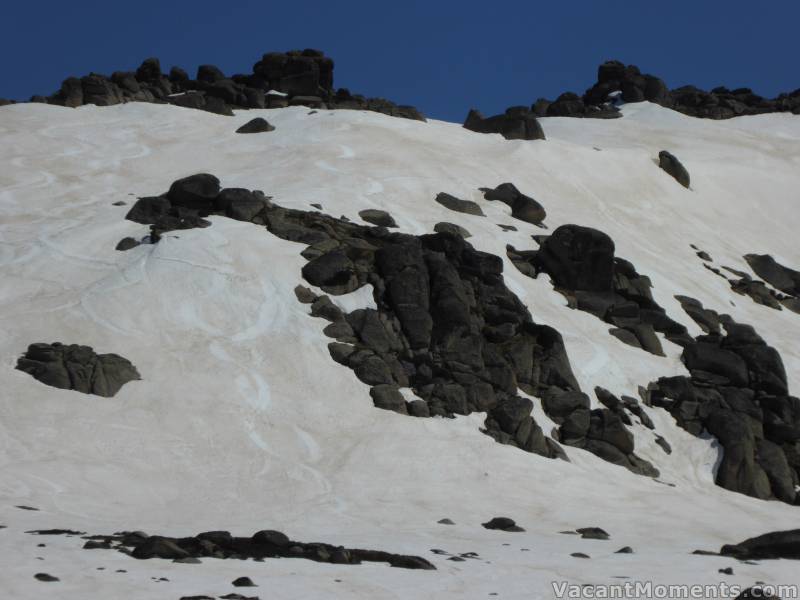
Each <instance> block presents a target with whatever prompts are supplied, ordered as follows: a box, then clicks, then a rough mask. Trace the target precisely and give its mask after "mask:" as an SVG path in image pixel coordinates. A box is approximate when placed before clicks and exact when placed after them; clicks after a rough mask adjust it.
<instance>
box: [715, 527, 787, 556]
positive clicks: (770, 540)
mask: <svg viewBox="0 0 800 600" xmlns="http://www.w3.org/2000/svg"><path fill="white" fill-rule="evenodd" d="M720 554H722V555H723V556H733V557H734V558H737V559H739V560H763V559H770V558H790V559H795V560H800V529H791V530H789V531H773V532H771V533H765V534H763V535H759V536H757V537H753V538H748V539H746V540H744V541H743V542H739V543H738V544H726V545H725V546H723V547H722V548H721V549H720Z"/></svg>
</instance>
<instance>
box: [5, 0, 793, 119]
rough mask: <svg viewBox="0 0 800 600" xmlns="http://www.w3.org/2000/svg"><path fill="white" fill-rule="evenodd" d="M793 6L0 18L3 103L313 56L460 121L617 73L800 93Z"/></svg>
mask: <svg viewBox="0 0 800 600" xmlns="http://www.w3.org/2000/svg"><path fill="white" fill-rule="evenodd" d="M798 24H800V0H771V1H770V2H753V1H747V2H745V1H743V0H728V1H725V2H723V1H718V0H671V1H669V2H655V1H651V0H603V1H599V0H598V1H589V0H572V1H571V2H559V1H558V0H547V1H545V2H537V1H536V0H527V1H505V2H504V1H495V2H489V1H482V2H473V1H472V0H463V1H454V0H441V1H437V0H429V1H427V2H422V1H417V0H400V1H394V2H393V1H380V0H369V1H361V0H357V1H348V0H325V1H317V0H305V1H303V2H297V1H293V0H282V1H280V2H272V1H270V0H261V1H258V2H255V1H250V0H231V1H230V2H225V1H221V0H216V1H213V2H211V1H208V0H194V1H192V2H188V1H185V0H161V1H159V2H155V1H151V0H138V1H135V2H123V1H114V0H112V1H110V2H109V1H108V0H103V1H95V0H75V1H73V2H67V1H63V0H61V1H58V2H56V1H53V0H40V1H32V0H27V1H22V2H8V3H6V4H5V8H4V10H3V19H2V25H1V26H0V56H2V78H0V97H5V98H13V99H17V100H23V99H27V98H29V97H30V96H31V95H32V94H50V93H52V92H54V91H55V90H57V89H58V87H59V85H60V83H61V81H62V80H63V79H64V78H65V77H67V76H68V75H83V74H86V73H88V72H89V71H95V72H99V73H106V74H110V73H111V72H112V71H115V70H133V69H135V68H136V67H137V66H138V65H139V64H140V63H141V61H142V60H143V59H144V58H146V57H149V56H157V57H158V58H160V59H161V64H162V68H165V70H166V69H168V68H169V67H170V66H172V65H178V66H181V67H183V68H185V69H186V70H187V71H189V73H190V74H191V75H193V74H194V72H195V69H196V68H197V65H198V64H202V63H211V64H216V65H217V66H219V67H220V68H221V69H222V70H223V71H225V72H226V73H227V74H232V73H234V72H245V73H249V72H250V70H251V67H252V65H253V63H254V62H256V60H258V59H259V58H260V56H261V55H262V54H263V53H265V52H268V51H275V50H280V51H283V50H289V49H293V48H300V49H302V48H319V49H321V50H324V51H325V52H326V53H327V54H328V55H330V56H332V57H333V58H334V60H335V62H336V69H335V71H334V78H335V84H336V85H337V87H339V86H341V87H348V88H350V90H351V91H353V92H358V93H363V94H366V95H370V96H383V97H386V98H389V99H391V100H394V101H395V102H398V103H404V104H413V105H415V106H417V107H418V108H420V109H421V110H422V111H423V112H425V113H426V114H427V115H429V116H432V117H435V118H441V119H447V120H451V121H462V120H463V118H464V116H465V115H466V113H467V111H468V109H469V108H470V107H475V108H478V109H479V110H481V111H482V112H484V113H485V114H489V113H495V112H500V111H501V110H503V109H504V108H505V107H507V106H510V105H514V104H530V103H532V102H533V101H534V100H535V99H536V98H537V97H540V96H545V97H550V98H552V97H555V96H556V95H557V94H559V93H560V92H562V91H575V92H578V93H582V92H583V91H584V90H585V89H586V88H587V87H588V86H589V85H590V84H591V83H593V82H594V79H595V72H596V68H597V65H598V64H599V63H600V62H602V61H603V60H605V59H610V58H616V59H619V60H622V61H624V62H628V63H633V64H636V65H638V66H639V67H640V68H641V69H642V70H643V71H644V72H649V73H652V74H654V75H658V76H660V77H662V78H664V79H665V80H666V82H667V84H668V85H669V86H670V87H677V86H679V85H683V84H688V83H691V84H694V85H697V86H699V87H702V88H711V87H715V86H717V85H727V86H729V87H738V86H749V87H752V88H753V89H754V90H755V91H756V92H758V93H761V94H763V95H767V96H774V95H776V94H777V93H778V92H781V91H792V90H794V89H797V88H798V87H800V68H798V61H799V60H800V59H799V57H798V52H797V48H798V45H797V40H798V31H800V30H799V29H798Z"/></svg>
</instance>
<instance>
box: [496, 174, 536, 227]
mask: <svg viewBox="0 0 800 600" xmlns="http://www.w3.org/2000/svg"><path fill="white" fill-rule="evenodd" d="M481 191H482V192H483V193H484V194H483V197H484V198H485V199H486V200H499V201H500V202H502V203H503V204H506V205H507V206H508V207H509V208H511V216H512V217H514V218H515V219H519V220H520V221H525V222H526V223H531V224H533V225H540V224H541V223H542V222H543V221H544V219H545V217H546V216H547V213H546V212H545V210H544V207H543V206H542V205H541V204H539V203H538V202H537V201H536V200H534V199H533V198H531V197H530V196H526V195H525V194H523V193H521V192H520V191H519V190H518V189H517V188H516V187H515V186H514V184H512V183H501V184H500V185H498V186H497V187H496V188H494V189H490V188H481Z"/></svg>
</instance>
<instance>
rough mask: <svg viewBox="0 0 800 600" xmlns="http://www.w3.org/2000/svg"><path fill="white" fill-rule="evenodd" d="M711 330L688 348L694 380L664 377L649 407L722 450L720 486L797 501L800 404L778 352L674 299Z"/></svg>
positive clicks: (747, 329)
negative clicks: (665, 413)
mask: <svg viewBox="0 0 800 600" xmlns="http://www.w3.org/2000/svg"><path fill="white" fill-rule="evenodd" d="M677 299H678V300H679V301H680V302H681V304H682V306H683V307H684V310H686V312H687V314H688V315H689V316H690V317H691V318H692V319H693V320H695V321H696V322H697V324H698V325H700V327H701V328H702V329H703V330H704V331H706V334H705V335H701V336H698V337H697V338H695V339H694V340H693V342H692V343H689V344H686V345H685V346H684V350H683V354H682V357H681V358H682V360H683V362H684V364H685V365H686V368H687V369H688V370H689V373H690V376H689V377H684V376H677V377H662V378H661V379H659V380H658V381H657V382H655V383H651V384H650V385H649V386H648V391H647V402H648V403H649V404H651V405H652V406H657V407H661V408H664V409H666V410H667V411H669V412H670V413H671V414H672V416H673V417H675V420H676V422H677V424H678V425H679V426H680V427H682V428H684V429H685V430H686V431H688V432H689V433H692V434H694V435H701V434H702V433H703V432H704V431H708V432H709V433H711V434H712V435H714V436H715V437H716V438H717V439H718V440H719V442H720V444H721V445H722V446H723V448H724V455H723V457H722V462H721V464H720V465H719V468H718V470H717V476H716V477H717V479H716V481H717V484H718V485H720V486H722V487H724V488H726V489H729V490H732V491H735V492H740V493H743V494H747V495H749V496H754V497H756V498H763V499H773V498H774V499H778V500H781V501H783V502H788V503H790V504H795V503H797V502H798V494H797V491H796V487H797V485H798V483H800V399H798V398H795V397H794V396H790V395H789V390H788V386H787V381H786V372H785V370H784V367H783V361H782V360H781V357H780V354H778V352H777V351H776V350H775V349H774V348H772V347H771V346H769V345H768V344H767V343H766V342H765V341H764V340H763V339H762V338H761V337H760V336H759V335H758V334H757V333H756V332H755V330H754V329H753V328H752V327H751V326H749V325H742V324H739V323H736V322H735V321H734V320H733V319H732V318H731V317H730V316H728V315H720V314H718V313H716V312H715V311H713V310H710V309H706V308H704V307H703V305H702V304H701V303H700V302H698V301H697V300H694V299H692V298H687V297H685V296H677Z"/></svg>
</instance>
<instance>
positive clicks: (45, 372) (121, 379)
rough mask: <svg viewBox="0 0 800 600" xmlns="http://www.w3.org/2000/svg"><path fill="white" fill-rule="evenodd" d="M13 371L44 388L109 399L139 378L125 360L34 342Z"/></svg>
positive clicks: (79, 348)
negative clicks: (51, 387) (17, 371)
mask: <svg viewBox="0 0 800 600" xmlns="http://www.w3.org/2000/svg"><path fill="white" fill-rule="evenodd" d="M17 369H19V370H20V371H24V372H25V373H28V374H29V375H31V376H32V377H34V378H35V379H38V380H39V381H41V382H42V383H45V384H47V385H50V386H53V387H57V388H61V389H65V390H76V391H78V392H83V393H84V394H95V395H97V396H105V397H111V396H113V395H114V394H116V393H117V392H118V391H119V389H120V388H121V387H122V386H123V385H125V384H126V383H128V382H129V381H135V380H137V379H141V377H140V376H139V372H138V371H137V370H136V367H134V366H133V365H132V364H131V363H130V361H129V360H127V359H125V358H122V357H121V356H119V355H117V354H95V352H94V350H92V349H91V348H90V347H89V346H78V345H77V344H71V345H65V344H61V343H59V342H53V343H52V344H45V343H38V344H31V345H30V346H28V351H27V352H26V353H25V354H24V355H23V356H22V357H20V358H19V360H17Z"/></svg>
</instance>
